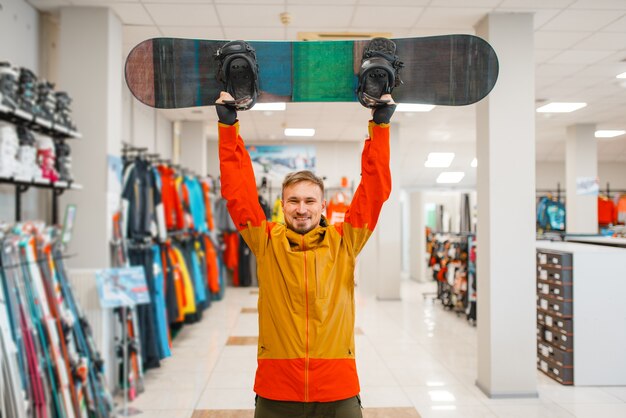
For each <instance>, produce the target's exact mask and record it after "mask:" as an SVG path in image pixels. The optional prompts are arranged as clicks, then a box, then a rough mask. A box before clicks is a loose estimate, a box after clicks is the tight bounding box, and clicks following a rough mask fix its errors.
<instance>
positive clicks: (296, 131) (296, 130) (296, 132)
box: [285, 128, 315, 136]
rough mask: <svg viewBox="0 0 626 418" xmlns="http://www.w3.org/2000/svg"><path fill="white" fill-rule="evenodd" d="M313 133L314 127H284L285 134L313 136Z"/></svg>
mask: <svg viewBox="0 0 626 418" xmlns="http://www.w3.org/2000/svg"><path fill="white" fill-rule="evenodd" d="M313 135H315V129H309V128H304V129H301V128H286V129H285V136H313Z"/></svg>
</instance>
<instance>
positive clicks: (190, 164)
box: [178, 122, 207, 175]
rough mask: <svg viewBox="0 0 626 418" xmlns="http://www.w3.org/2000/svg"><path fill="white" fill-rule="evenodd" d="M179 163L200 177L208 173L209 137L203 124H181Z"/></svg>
mask: <svg viewBox="0 0 626 418" xmlns="http://www.w3.org/2000/svg"><path fill="white" fill-rule="evenodd" d="M178 144H179V147H180V149H179V153H180V154H179V155H180V157H179V160H178V163H179V164H180V165H181V166H182V167H184V168H188V169H190V170H192V171H193V172H195V173H196V174H198V175H205V174H206V173H207V137H206V134H205V126H204V123H203V122H182V123H181V124H180V136H179V140H178Z"/></svg>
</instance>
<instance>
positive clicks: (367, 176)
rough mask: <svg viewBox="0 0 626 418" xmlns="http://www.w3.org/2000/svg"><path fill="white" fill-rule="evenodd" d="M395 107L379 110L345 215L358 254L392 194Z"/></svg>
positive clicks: (347, 233) (347, 235)
mask: <svg viewBox="0 0 626 418" xmlns="http://www.w3.org/2000/svg"><path fill="white" fill-rule="evenodd" d="M394 108H395V106H393V105H392V106H387V107H385V108H382V109H376V110H374V112H373V116H374V118H373V120H371V121H370V122H369V138H368V139H367V140H366V141H365V146H364V148H363V153H362V155H361V182H360V183H359V186H358V187H357V190H356V192H355V194H354V197H353V198H352V202H351V203H350V208H349V209H348V211H347V212H346V217H345V220H344V224H343V233H344V237H345V238H346V239H348V240H350V241H351V243H352V248H353V250H354V253H355V254H358V253H359V252H360V251H361V249H362V248H363V246H364V245H365V243H366V242H367V239H368V238H369V237H370V235H371V234H372V232H373V231H374V227H375V226H376V223H377V222H378V216H379V215H380V211H381V209H382V206H383V203H384V202H385V201H386V200H387V199H388V198H389V195H390V194H391V171H390V170H389V120H390V118H391V115H392V114H393V110H394Z"/></svg>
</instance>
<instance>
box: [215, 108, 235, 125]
mask: <svg viewBox="0 0 626 418" xmlns="http://www.w3.org/2000/svg"><path fill="white" fill-rule="evenodd" d="M215 110H216V111H217V118H218V119H219V121H220V122H221V123H223V124H225V125H234V124H235V122H237V110H235V108H234V107H233V106H229V105H224V104H216V105H215Z"/></svg>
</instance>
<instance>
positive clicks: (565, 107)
mask: <svg viewBox="0 0 626 418" xmlns="http://www.w3.org/2000/svg"><path fill="white" fill-rule="evenodd" d="M585 106H587V103H565V102H552V103H548V104H547V105H544V106H541V107H539V108H537V112H538V113H569V112H574V111H576V110H579V109H582V108H583V107H585Z"/></svg>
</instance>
